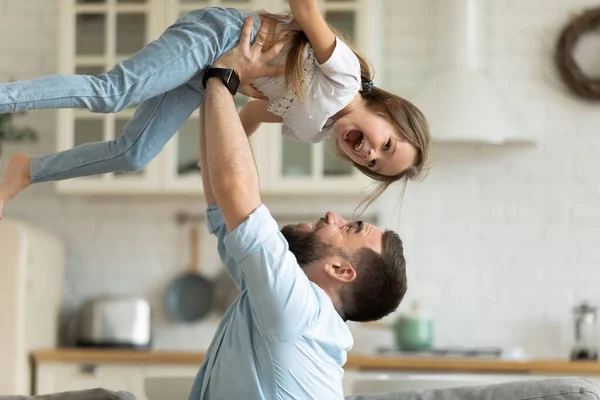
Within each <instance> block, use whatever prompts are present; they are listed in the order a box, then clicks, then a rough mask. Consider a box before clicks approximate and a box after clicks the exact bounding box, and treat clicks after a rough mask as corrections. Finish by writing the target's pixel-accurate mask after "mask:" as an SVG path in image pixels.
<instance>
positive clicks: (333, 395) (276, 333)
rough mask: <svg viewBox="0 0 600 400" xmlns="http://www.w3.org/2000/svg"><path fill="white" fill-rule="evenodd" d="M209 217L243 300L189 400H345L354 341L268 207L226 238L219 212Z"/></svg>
mask: <svg viewBox="0 0 600 400" xmlns="http://www.w3.org/2000/svg"><path fill="white" fill-rule="evenodd" d="M206 217H207V221H208V228H209V230H210V232H211V233H213V234H215V235H216V236H217V237H218V250H219V255H220V257H221V260H222V261H223V263H224V265H225V266H226V268H227V270H228V272H229V274H230V275H231V277H232V278H233V280H234V281H235V283H236V284H237V286H238V287H239V289H240V292H241V293H240V296H239V297H238V298H237V300H236V301H235V302H234V303H233V304H232V305H231V307H230V308H229V309H228V310H227V312H226V313H225V316H224V317H223V320H222V321H221V323H220V325H219V327H218V330H217V333H216V334H215V337H214V339H213V341H212V343H211V345H210V347H209V349H208V351H207V354H206V358H205V359H204V362H203V363H202V366H201V367H200V371H199V372H198V375H197V376H196V380H195V382H194V386H193V388H192V393H191V395H190V400H208V399H211V400H217V399H219V400H236V399H244V400H254V399H257V400H258V399H266V400H272V399H273V400H274V399H327V400H335V399H343V392H342V378H343V374H344V371H343V368H342V366H343V365H344V363H345V362H346V354H347V352H348V350H350V348H351V347H352V344H353V340H352V335H351V333H350V330H349V329H348V327H347V325H346V324H345V323H344V321H343V320H342V319H341V318H340V316H339V314H338V313H337V311H336V310H335V308H334V307H333V303H332V302H331V300H330V298H329V297H328V296H327V294H326V293H325V292H324V291H323V290H322V289H321V288H320V287H319V286H317V285H315V284H314V283H312V282H310V281H309V280H308V278H307V277H306V274H305V273H304V272H303V271H302V269H301V268H300V266H299V265H298V262H297V261H296V258H295V257H294V255H293V254H292V253H291V252H290V251H289V250H288V244H287V241H286V240H285V238H284V237H283V235H282V234H281V232H280V231H279V227H278V226H277V223H276V221H275V220H274V219H273V217H272V216H271V214H270V213H269V210H268V209H267V207H266V206H264V205H261V206H260V207H259V208H257V209H256V210H255V211H254V212H253V213H252V214H251V215H250V216H249V218H248V219H247V220H246V221H245V222H244V223H243V224H241V225H240V226H238V227H237V228H236V229H235V230H234V231H233V232H231V233H229V234H228V233H227V228H226V226H225V222H224V219H223V214H222V213H221V210H220V209H219V208H218V207H210V208H208V209H207V212H206Z"/></svg>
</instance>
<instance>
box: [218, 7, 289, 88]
mask: <svg viewBox="0 0 600 400" xmlns="http://www.w3.org/2000/svg"><path fill="white" fill-rule="evenodd" d="M272 23H273V22H272V21H271V20H270V19H265V20H264V21H263V23H262V25H261V26H260V30H259V31H258V33H257V35H256V39H255V40H254V44H252V45H250V35H251V34H252V26H253V19H252V17H248V18H246V21H245V22H244V28H243V29H242V34H241V36H240V41H239V43H238V45H237V46H236V47H234V48H233V49H231V50H229V51H228V52H227V53H225V54H223V55H222V56H221V57H219V59H218V60H217V61H216V62H215V64H214V65H213V67H215V68H226V69H234V70H235V72H237V74H238V76H239V78H240V86H239V88H238V91H239V92H240V93H242V94H245V95H246V96H249V97H254V98H257V99H263V100H265V99H266V98H265V96H263V94H262V93H261V92H259V91H258V90H256V88H254V87H253V86H252V85H251V84H250V82H252V81H253V80H255V79H257V78H262V77H271V76H281V75H283V74H284V72H285V67H284V66H283V65H278V66H276V65H269V64H268V63H269V62H270V61H271V60H272V59H273V58H275V57H276V56H277V55H278V54H279V52H280V51H281V49H282V48H283V45H284V40H283V38H284V36H285V33H283V34H281V35H279V37H277V38H275V39H274V43H273V45H272V46H271V47H270V48H269V49H268V50H265V51H264V52H263V45H264V44H265V43H267V42H268V41H269V27H270V25H271V24H272ZM271 41H273V39H272V40H271ZM269 42H270V41H269Z"/></svg>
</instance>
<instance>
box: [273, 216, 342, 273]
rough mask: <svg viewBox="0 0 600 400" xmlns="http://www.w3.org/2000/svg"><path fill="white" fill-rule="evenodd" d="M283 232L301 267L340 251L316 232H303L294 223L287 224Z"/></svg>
mask: <svg viewBox="0 0 600 400" xmlns="http://www.w3.org/2000/svg"><path fill="white" fill-rule="evenodd" d="M281 234H282V235H283V237H285V239H286V240H287V242H288V246H289V249H290V251H291V252H292V254H294V256H296V260H297V261H298V264H300V266H301V267H304V266H307V265H310V264H312V263H314V262H315V261H319V260H322V259H324V258H326V257H328V256H331V255H335V254H337V253H338V251H337V248H336V247H334V246H332V245H329V244H326V243H323V242H322V241H321V239H319V237H318V236H317V235H316V233H315V232H301V231H299V230H298V229H296V227H295V226H294V225H286V226H284V227H283V229H281Z"/></svg>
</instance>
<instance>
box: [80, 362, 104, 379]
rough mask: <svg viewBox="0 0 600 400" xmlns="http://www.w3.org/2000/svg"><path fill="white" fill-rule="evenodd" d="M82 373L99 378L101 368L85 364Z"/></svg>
mask: <svg viewBox="0 0 600 400" xmlns="http://www.w3.org/2000/svg"><path fill="white" fill-rule="evenodd" d="M81 372H83V373H84V374H89V375H94V376H99V375H100V368H99V367H98V366H97V365H96V364H83V365H82V366H81Z"/></svg>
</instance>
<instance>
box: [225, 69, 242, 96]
mask: <svg viewBox="0 0 600 400" xmlns="http://www.w3.org/2000/svg"><path fill="white" fill-rule="evenodd" d="M228 86H229V88H230V89H231V90H232V91H233V92H232V93H234V94H235V92H237V90H238V86H240V79H239V77H238V75H237V73H235V71H233V70H232V71H231V72H230V73H229V85H228Z"/></svg>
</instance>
